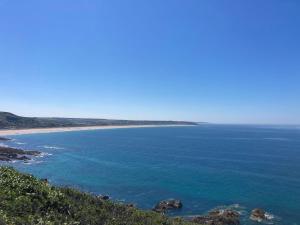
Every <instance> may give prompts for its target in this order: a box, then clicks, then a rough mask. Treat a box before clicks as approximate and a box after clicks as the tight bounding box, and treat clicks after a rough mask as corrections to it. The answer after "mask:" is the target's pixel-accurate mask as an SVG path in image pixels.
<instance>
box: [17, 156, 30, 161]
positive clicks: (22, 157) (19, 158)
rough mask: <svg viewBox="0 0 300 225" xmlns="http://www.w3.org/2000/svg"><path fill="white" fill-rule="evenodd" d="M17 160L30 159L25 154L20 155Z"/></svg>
mask: <svg viewBox="0 0 300 225" xmlns="http://www.w3.org/2000/svg"><path fill="white" fill-rule="evenodd" d="M17 160H30V158H28V157H27V156H25V155H23V156H21V157H18V158H17Z"/></svg>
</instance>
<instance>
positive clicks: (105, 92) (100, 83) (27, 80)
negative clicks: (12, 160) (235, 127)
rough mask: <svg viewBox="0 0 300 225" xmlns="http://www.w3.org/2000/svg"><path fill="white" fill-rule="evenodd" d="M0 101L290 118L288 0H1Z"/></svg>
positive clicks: (295, 65) (295, 117)
mask: <svg viewBox="0 0 300 225" xmlns="http://www.w3.org/2000/svg"><path fill="white" fill-rule="evenodd" d="M0 81H1V86H0V88H1V89H0V90H1V97H0V111H1V110H2V111H10V112H14V113H17V114H20V115H26V116H69V117H100V118H101V117H106V118H124V119H174V120H193V121H208V122H217V123H220V122H221V123H297V124H300V1H299V0H264V1H262V0H251V1H248V0H230V1H228V0H180V1H179V0H118V1H117V0H103V1H101V0H89V1H88V0H81V1H79V0H45V1H41V0H26V1H24V0H0Z"/></svg>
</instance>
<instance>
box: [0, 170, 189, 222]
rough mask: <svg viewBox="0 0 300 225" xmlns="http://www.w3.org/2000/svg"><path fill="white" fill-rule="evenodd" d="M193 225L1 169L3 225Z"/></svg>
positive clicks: (0, 215)
mask: <svg viewBox="0 0 300 225" xmlns="http://www.w3.org/2000/svg"><path fill="white" fill-rule="evenodd" d="M29 224H40V225H44V224H45V225H76V224H83V225H108V224H109V225H156V224H161V225H192V223H190V222H187V221H184V220H182V219H180V218H176V219H174V218H168V217H166V216H163V215H161V214H158V213H155V212H151V211H142V210H139V209H136V208H133V207H129V206H126V205H123V204H120V203H114V202H111V201H105V200H101V199H99V198H97V197H96V196H93V195H91V194H88V193H83V192H80V191H78V190H75V189H71V188H61V187H55V186H51V185H49V184H48V183H47V182H44V181H42V180H39V179H37V178H35V177H34V176H32V175H29V174H23V173H20V172H18V171H17V170H15V169H13V168H11V167H0V225H29Z"/></svg>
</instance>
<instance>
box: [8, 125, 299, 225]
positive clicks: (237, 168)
mask: <svg viewBox="0 0 300 225" xmlns="http://www.w3.org/2000/svg"><path fill="white" fill-rule="evenodd" d="M11 137H12V138H13V139H14V140H13V141H11V142H7V143H6V144H8V145H10V146H15V147H19V148H23V149H30V150H40V151H43V152H45V153H48V155H45V156H44V157H43V158H36V159H35V160H34V161H32V162H31V163H28V164H24V163H12V164H11V165H13V166H15V167H17V168H18V169H20V170H22V171H25V172H29V173H32V174H34V175H36V176H38V177H40V178H48V179H49V180H50V182H51V183H52V184H56V185H67V186H72V187H76V188H79V189H81V190H84V191H87V192H91V193H95V194H108V195H109V196H111V197H112V199H113V200H115V201H125V202H130V203H135V204H136V205H137V206H138V207H139V208H142V209H151V208H152V207H153V206H154V205H155V204H156V203H157V202H158V201H159V200H163V199H168V198H178V199H181V200H182V202H183V208H182V209H181V210H180V211H175V212H173V213H171V215H181V216H189V215H197V214H202V213H205V212H207V211H208V210H210V209H213V208H215V207H220V206H231V207H236V209H237V210H239V211H240V212H241V213H242V215H243V216H242V218H243V222H242V224H255V223H251V222H249V221H248V219H247V218H248V216H249V212H250V211H251V210H252V209H253V208H256V207H260V208H263V209H265V210H266V211H267V212H269V213H270V214H272V215H274V219H273V220H272V221H269V222H270V223H275V224H291V225H296V224H298V225H299V224H300V128H299V127H284V126H281V127H279V126H273V127H270V126H242V125H200V126H197V127H159V128H158V127H156V128H134V129H132V128H131V129H111V130H95V131H76V132H63V133H49V134H30V135H19V136H11Z"/></svg>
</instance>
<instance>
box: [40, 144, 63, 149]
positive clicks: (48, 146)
mask: <svg viewBox="0 0 300 225" xmlns="http://www.w3.org/2000/svg"><path fill="white" fill-rule="evenodd" d="M40 147H42V148H46V149H64V148H62V147H57V146H51V145H43V146H40Z"/></svg>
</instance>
